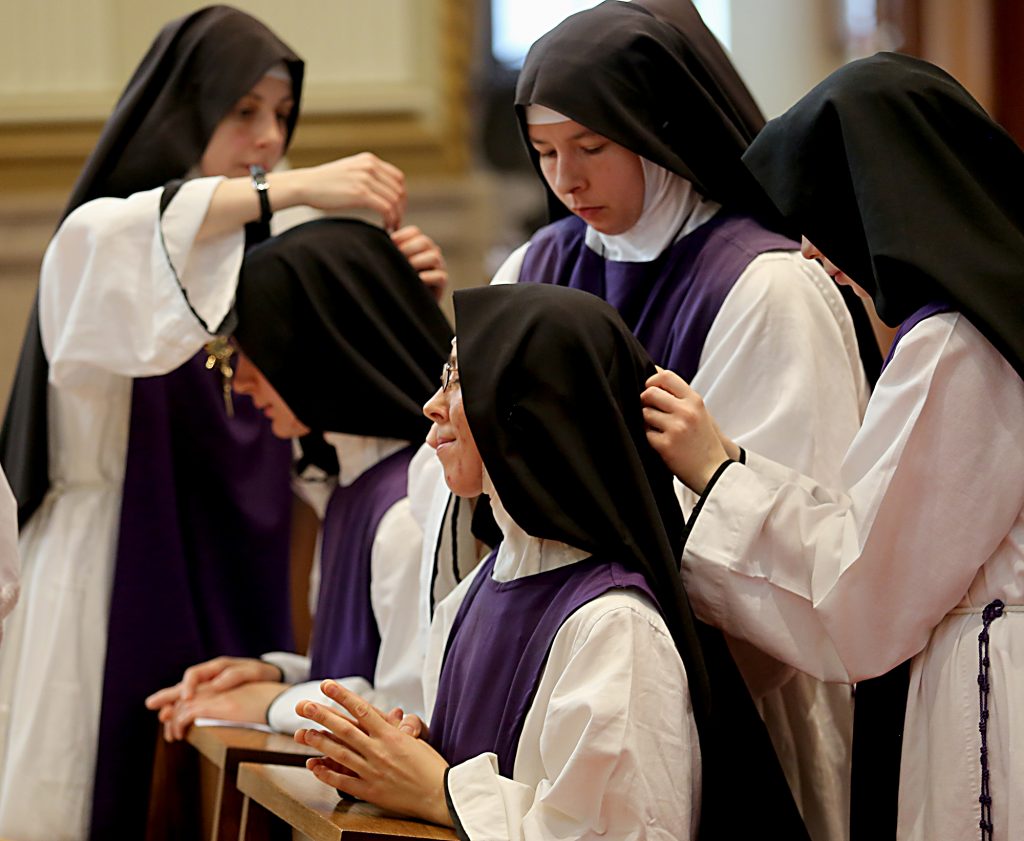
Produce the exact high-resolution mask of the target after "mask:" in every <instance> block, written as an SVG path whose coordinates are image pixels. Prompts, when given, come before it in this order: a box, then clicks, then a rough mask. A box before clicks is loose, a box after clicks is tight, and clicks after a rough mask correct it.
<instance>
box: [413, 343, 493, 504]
mask: <svg viewBox="0 0 1024 841" xmlns="http://www.w3.org/2000/svg"><path fill="white" fill-rule="evenodd" d="M423 414H425V415H426V416H427V417H428V418H429V419H430V420H431V421H433V422H434V425H433V426H432V427H430V432H429V433H427V443H428V444H429V445H430V446H431V447H433V448H434V452H435V453H436V454H437V458H438V460H439V461H440V462H441V466H442V467H443V468H444V480H445V482H446V483H447V485H448V487H449V488H450V489H451V491H452V493H454V494H456V495H457V496H465V497H473V496H477V495H479V494H480V493H481V492H482V491H483V476H484V463H483V459H481V458H480V451H479V450H478V449H477V447H476V441H474V440H473V433H472V432H470V429H469V421H468V420H467V418H466V407H465V406H464V405H463V403H462V385H461V383H460V382H459V367H458V355H457V352H456V344H455V340H454V339H453V340H452V352H451V356H449V357H448V364H447V365H446V366H445V371H444V373H443V374H442V377H441V387H440V388H439V389H438V390H437V391H436V392H435V393H434V396H433V397H431V398H430V399H429V400H428V401H427V402H426V404H425V405H424V406H423Z"/></svg>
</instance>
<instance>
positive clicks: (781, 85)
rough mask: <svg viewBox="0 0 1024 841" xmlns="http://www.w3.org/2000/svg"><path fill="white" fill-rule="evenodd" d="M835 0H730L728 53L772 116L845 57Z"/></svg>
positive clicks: (801, 94) (835, 66)
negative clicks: (730, 40)
mask: <svg viewBox="0 0 1024 841" xmlns="http://www.w3.org/2000/svg"><path fill="white" fill-rule="evenodd" d="M837 10H838V2H837V0H731V16H732V17H731V19H732V49H731V55H732V58H733V61H734V62H735V64H736V67H737V69H738V70H739V71H740V74H741V75H742V76H743V79H744V81H745V82H746V83H747V85H748V86H749V87H750V89H751V92H752V93H753V94H754V98H755V99H757V102H758V104H759V105H760V106H761V109H762V110H763V111H764V113H765V116H767V117H769V118H771V117H776V116H778V115H779V114H781V113H782V112H783V111H785V110H786V109H787V108H789V106H790V105H792V104H793V103H794V102H796V101H797V100H798V99H799V98H800V97H801V96H803V95H804V94H805V93H807V91H809V90H810V89H811V88H812V87H813V86H814V85H815V84H817V83H818V82H819V81H821V80H822V79H824V78H825V76H827V75H828V74H829V73H831V72H832V71H833V70H835V69H836V68H837V67H839V65H841V64H842V63H843V62H844V61H845V53H844V47H843V44H842V42H841V39H840V36H839V30H838V28H837V23H836V14H837Z"/></svg>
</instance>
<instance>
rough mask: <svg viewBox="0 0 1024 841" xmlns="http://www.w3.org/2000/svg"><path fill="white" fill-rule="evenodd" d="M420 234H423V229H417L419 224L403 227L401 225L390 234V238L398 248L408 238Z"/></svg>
mask: <svg viewBox="0 0 1024 841" xmlns="http://www.w3.org/2000/svg"><path fill="white" fill-rule="evenodd" d="M421 236H423V231H421V230H420V229H419V226H417V225H405V226H404V227H401V228H399V229H398V230H397V231H395V232H394V233H393V234H392V235H391V239H392V240H393V241H394V243H395V245H397V246H398V247H399V248H402V246H403V244H404V243H407V242H409V241H410V240H414V239H416V238H417V237H421ZM403 253H404V252H403Z"/></svg>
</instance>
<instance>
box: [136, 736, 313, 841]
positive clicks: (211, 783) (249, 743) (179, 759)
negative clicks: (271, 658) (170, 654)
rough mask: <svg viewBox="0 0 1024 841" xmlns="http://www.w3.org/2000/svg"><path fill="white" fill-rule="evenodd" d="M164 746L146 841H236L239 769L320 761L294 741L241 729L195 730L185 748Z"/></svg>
mask: <svg viewBox="0 0 1024 841" xmlns="http://www.w3.org/2000/svg"><path fill="white" fill-rule="evenodd" d="M160 741H161V745H160V746H159V748H158V751H157V758H156V762H155V764H154V772H153V788H152V794H151V798H150V810H149V821H148V828H147V833H146V838H147V841H170V839H176V838H182V837H191V838H209V839H212V841H236V839H237V838H238V837H239V832H240V828H241V822H242V805H243V796H242V794H241V793H239V791H238V789H237V788H236V787H235V782H236V779H237V777H238V766H239V763H242V762H254V763H270V764H274V765H293V766H294V765H302V766H304V765H305V764H306V760H307V759H308V758H309V757H311V756H318V754H317V752H316V751H314V750H311V749H310V748H308V747H306V746H305V745H299V744H296V743H295V741H294V740H293V739H292V737H291V736H285V735H283V734H281V733H264V732H262V731H259V730H249V729H245V728H241V727H193V728H191V729H190V730H189V732H188V735H187V736H186V739H185V743H184V744H182V743H177V744H174V745H167V744H166V743H163V740H162V739H161V740H160Z"/></svg>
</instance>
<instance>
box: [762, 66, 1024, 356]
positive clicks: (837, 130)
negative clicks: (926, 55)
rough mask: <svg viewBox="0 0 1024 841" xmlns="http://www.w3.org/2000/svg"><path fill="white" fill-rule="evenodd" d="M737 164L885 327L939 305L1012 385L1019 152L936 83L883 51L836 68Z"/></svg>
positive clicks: (954, 88) (1023, 249)
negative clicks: (988, 348)
mask: <svg viewBox="0 0 1024 841" xmlns="http://www.w3.org/2000/svg"><path fill="white" fill-rule="evenodd" d="M744 162H745V163H746V165H747V166H748V167H749V168H750V170H751V172H753V174H754V175H755V176H756V177H757V179H758V180H759V181H760V182H761V183H762V184H763V185H764V188H765V190H766V191H767V192H768V194H769V195H770V196H771V198H772V200H773V201H774V202H775V204H776V205H777V206H778V208H779V210H781V211H782V213H784V214H785V215H786V216H787V218H788V219H789V220H790V222H791V223H793V224H794V225H795V226H797V227H798V228H799V229H800V230H801V232H802V233H803V234H804V235H805V236H806V237H807V238H808V239H809V240H810V241H811V242H813V243H814V245H815V246H816V247H817V248H819V249H820V250H821V251H822V253H823V254H825V255H826V256H827V257H828V259H829V260H831V261H832V262H833V263H835V264H836V266H838V267H839V268H840V269H841V270H842V271H843V272H845V273H846V274H847V275H849V276H850V277H851V278H853V280H854V281H856V282H857V284H859V285H860V286H861V287H863V288H864V289H865V290H866V291H867V292H869V293H870V294H871V296H872V297H873V299H874V301H875V306H876V308H877V309H878V314H879V315H880V316H881V317H882V319H883V320H884V321H885V322H886V323H888V324H890V325H892V326H896V325H898V324H899V323H900V322H902V321H903V320H904V319H906V318H907V316H909V315H910V314H912V313H913V312H915V311H916V310H918V309H919V308H921V307H922V306H924V305H925V304H928V303H933V302H936V301H939V302H945V303H948V304H951V305H952V306H953V307H954V308H955V309H957V310H959V311H960V312H962V313H963V314H964V315H965V316H966V317H967V318H968V319H970V321H971V323H972V324H974V326H975V327H977V328H978V330H979V331H981V333H982V334H984V335H985V337H986V338H987V339H988V340H989V341H990V342H992V344H993V345H994V346H995V347H996V348H997V349H998V350H999V351H1000V353H1002V354H1003V356H1004V357H1006V359H1007V361H1008V362H1009V363H1010V364H1011V365H1013V367H1014V368H1015V369H1016V370H1017V373H1018V374H1021V375H1022V376H1024V321H1022V318H1021V313H1022V309H1021V296H1022V293H1024V193H1022V191H1021V184H1024V152H1022V151H1021V149H1020V147H1019V146H1017V144H1016V143H1015V142H1014V141H1013V139H1012V138H1010V136H1009V135H1008V134H1007V133H1006V132H1005V131H1004V130H1003V129H1002V128H1001V127H1000V126H999V125H997V124H996V123H995V122H994V121H993V120H992V118H991V117H989V116H988V114H986V113H985V111H984V109H983V108H982V107H981V106H980V105H979V104H978V103H977V102H976V101H975V100H974V99H973V98H972V97H971V95H970V94H969V93H967V91H965V90H964V89H963V87H962V86H961V85H960V84H959V83H958V82H957V81H956V80H955V79H953V78H952V77H951V76H950V75H949V74H947V73H946V72H944V71H943V70H940V69H939V68H938V67H935V66H933V65H931V64H929V63H928V62H925V61H921V60H919V59H915V58H910V57H909V56H904V55H896V54H893V53H880V54H878V55H876V56H873V57H871V58H866V59H862V60H860V61H856V62H853V63H851V64H848V65H846V66H845V67H842V68H840V69H839V70H837V71H836V72H835V73H833V74H832V75H831V76H829V77H828V78H827V79H826V80H825V81H824V82H822V83H821V84H819V85H818V86H817V87H816V88H814V90H812V91H811V92H810V93H809V94H807V95H806V96H805V97H804V98H803V99H801V100H800V101H799V102H798V103H797V104H796V105H794V106H793V107H792V108H791V109H790V110H789V111H787V112H786V113H785V114H783V115H782V116H781V117H779V118H777V119H775V120H772V121H771V122H770V123H769V124H768V126H767V127H766V128H765V129H764V131H763V132H762V133H761V135H760V136H759V137H758V138H757V139H756V140H755V141H754V143H753V145H752V146H751V147H750V150H749V151H748V152H747V153H746V155H745V156H744Z"/></svg>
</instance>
